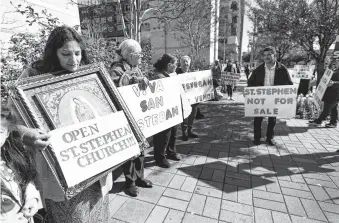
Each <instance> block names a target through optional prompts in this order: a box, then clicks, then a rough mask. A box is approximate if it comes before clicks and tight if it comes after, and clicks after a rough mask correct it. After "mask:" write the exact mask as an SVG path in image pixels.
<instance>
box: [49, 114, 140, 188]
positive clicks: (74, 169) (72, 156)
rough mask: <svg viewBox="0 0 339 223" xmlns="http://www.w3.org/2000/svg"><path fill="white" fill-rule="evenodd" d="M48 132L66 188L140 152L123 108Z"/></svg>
mask: <svg viewBox="0 0 339 223" xmlns="http://www.w3.org/2000/svg"><path fill="white" fill-rule="evenodd" d="M50 134H51V146H52V148H53V151H54V153H55V156H56V158H57V160H58V163H59V165H60V167H61V170H62V172H63V175H64V177H65V180H66V183H67V186H68V187H71V186H74V185H76V184H78V183H80V182H82V181H84V180H86V179H89V178H91V177H93V176H95V175H97V174H99V173H101V172H103V171H105V170H107V169H109V168H111V167H114V166H116V165H118V164H119V163H121V162H124V161H126V160H128V159H130V158H132V157H133V156H136V155H138V154H139V153H140V148H139V144H138V142H137V140H136V138H135V137H134V134H133V132H132V130H131V128H130V126H129V124H128V121H127V119H126V117H125V114H124V112H122V111H119V112H116V113H112V114H109V115H107V116H103V117H99V118H96V119H91V120H88V121H84V122H80V123H77V124H73V125H69V126H66V127H62V128H59V129H55V130H53V131H51V132H50Z"/></svg>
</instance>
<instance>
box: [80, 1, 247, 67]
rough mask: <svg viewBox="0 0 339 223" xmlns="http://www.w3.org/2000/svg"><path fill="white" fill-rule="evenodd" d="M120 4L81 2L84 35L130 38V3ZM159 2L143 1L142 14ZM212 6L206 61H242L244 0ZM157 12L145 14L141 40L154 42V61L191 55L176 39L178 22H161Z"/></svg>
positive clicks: (188, 49)
mask: <svg viewBox="0 0 339 223" xmlns="http://www.w3.org/2000/svg"><path fill="white" fill-rule="evenodd" d="M118 1H119V0H105V1H104V3H103V1H102V0H78V2H79V16H80V22H81V30H82V32H83V33H85V32H92V33H97V34H100V35H102V36H103V37H104V38H110V39H115V40H117V41H121V40H123V39H124V38H126V34H125V33H124V27H123V23H122V18H123V17H122V15H124V17H125V18H127V19H125V24H124V25H125V27H126V29H125V30H127V34H128V35H129V33H128V32H129V30H130V28H131V27H130V26H131V23H130V22H129V18H131V17H130V14H131V8H130V0H120V5H119V4H118ZM157 1H161V0H155V1H147V2H146V1H142V0H141V14H142V13H143V12H144V11H145V10H147V9H149V8H151V7H154V6H155V4H157V3H156V2H157ZM153 4H154V5H153ZM210 4H211V16H210V19H211V22H210V27H209V29H208V30H206V32H207V33H208V35H209V36H210V39H209V41H210V44H209V46H208V47H207V48H205V49H203V51H202V57H203V59H205V60H206V61H208V62H209V63H212V62H213V61H214V60H216V59H218V58H221V59H224V58H225V57H226V58H229V59H230V57H231V58H232V59H233V60H234V61H240V59H238V58H241V56H240V55H241V39H242V27H243V13H244V12H243V10H242V9H243V5H244V0H233V1H232V0H210ZM234 4H235V5H234ZM154 13H156V12H155V11H151V12H148V13H147V14H145V17H144V18H143V19H144V22H143V23H142V24H141V40H145V41H147V42H149V43H151V45H152V48H153V56H152V60H153V61H155V60H156V59H158V58H159V57H160V56H161V55H163V54H164V53H172V54H174V53H177V52H179V51H180V52H182V53H187V54H189V53H190V47H189V46H188V45H185V44H183V43H182V42H180V41H179V40H178V38H176V37H177V36H178V34H180V33H178V31H174V30H175V29H173V26H175V25H176V21H171V22H166V21H165V22H164V21H159V20H158V19H157V18H156V16H154V15H155V14H154ZM228 21H230V23H228ZM224 27H225V28H224ZM224 36H226V38H224Z"/></svg>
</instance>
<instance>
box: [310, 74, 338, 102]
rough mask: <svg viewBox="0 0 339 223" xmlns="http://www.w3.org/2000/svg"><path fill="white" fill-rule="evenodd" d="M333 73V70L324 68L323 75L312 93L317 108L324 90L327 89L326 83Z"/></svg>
mask: <svg viewBox="0 0 339 223" xmlns="http://www.w3.org/2000/svg"><path fill="white" fill-rule="evenodd" d="M332 75H333V71H332V70H330V69H326V70H325V73H324V75H323V76H322V78H321V80H320V82H319V85H318V87H317V89H316V90H315V93H314V103H315V105H316V106H317V107H318V108H321V106H322V99H323V97H324V94H325V91H326V89H327V84H328V83H329V82H330V80H331V78H332Z"/></svg>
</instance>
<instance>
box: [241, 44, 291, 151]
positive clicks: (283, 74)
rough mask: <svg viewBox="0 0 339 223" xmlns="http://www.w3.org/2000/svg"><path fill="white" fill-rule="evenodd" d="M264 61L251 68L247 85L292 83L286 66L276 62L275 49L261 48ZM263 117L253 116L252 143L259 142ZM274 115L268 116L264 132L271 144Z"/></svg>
mask: <svg viewBox="0 0 339 223" xmlns="http://www.w3.org/2000/svg"><path fill="white" fill-rule="evenodd" d="M263 60H264V63H263V64H261V65H260V66H258V67H257V68H256V69H255V70H253V72H252V75H251V76H250V77H249V79H248V87H260V86H276V85H293V82H292V80H291V78H290V75H289V73H288V71H287V69H286V67H285V66H284V65H283V64H281V63H279V62H277V61H276V58H275V49H274V48H273V47H266V48H265V49H264V50H263ZM262 120H263V117H254V144H255V145H259V144H260V138H261V123H262ZM275 124H276V117H269V118H268V127H267V133H266V143H267V144H268V145H271V146H273V145H274V142H273V141H272V139H273V136H274V127H275Z"/></svg>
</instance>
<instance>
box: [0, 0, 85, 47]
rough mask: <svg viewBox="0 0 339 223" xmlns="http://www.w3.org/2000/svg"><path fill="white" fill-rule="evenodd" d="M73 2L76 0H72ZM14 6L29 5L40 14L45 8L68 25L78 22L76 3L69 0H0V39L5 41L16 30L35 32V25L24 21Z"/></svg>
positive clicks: (16, 31) (77, 23) (23, 17)
mask: <svg viewBox="0 0 339 223" xmlns="http://www.w3.org/2000/svg"><path fill="white" fill-rule="evenodd" d="M72 1H73V2H74V3H76V2H77V0H72ZM11 2H12V3H13V5H14V6H18V5H21V7H22V8H24V7H25V6H31V7H32V8H33V9H34V10H35V12H37V13H39V14H41V11H42V10H44V9H46V10H47V12H48V13H50V14H52V16H53V17H57V18H59V20H60V21H61V22H62V23H64V24H66V25H69V26H75V25H79V24H80V20H79V13H78V7H77V5H76V4H71V2H70V0H57V1H55V0H11V1H9V0H4V1H2V0H1V1H0V18H1V19H0V41H3V42H4V43H6V42H7V41H8V40H9V39H10V37H11V36H12V35H13V34H15V33H18V32H25V31H28V32H33V33H34V32H35V31H36V30H37V27H36V26H35V25H33V26H29V25H28V23H27V22H26V21H25V20H26V18H25V16H24V15H21V14H20V13H18V12H16V10H15V7H14V6H13V5H12V4H11Z"/></svg>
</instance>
